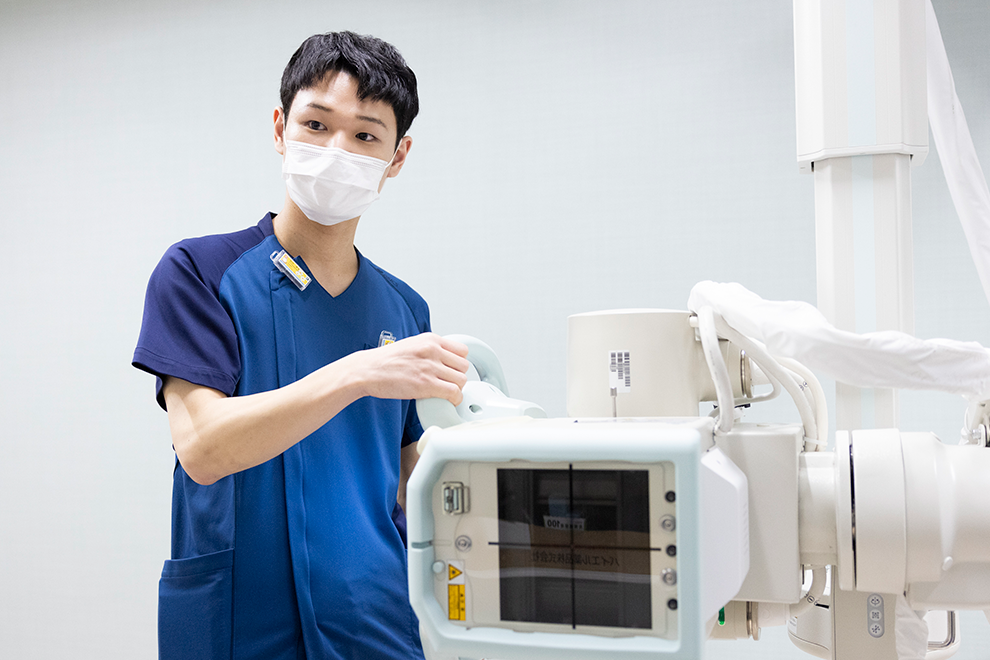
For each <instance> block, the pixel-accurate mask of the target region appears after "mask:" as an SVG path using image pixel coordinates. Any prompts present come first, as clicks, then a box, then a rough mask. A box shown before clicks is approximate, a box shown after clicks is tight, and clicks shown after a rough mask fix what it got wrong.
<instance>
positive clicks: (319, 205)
mask: <svg viewBox="0 0 990 660" xmlns="http://www.w3.org/2000/svg"><path fill="white" fill-rule="evenodd" d="M392 158H395V155H394V154H393V155H392ZM390 164H391V161H384V160H381V159H380V158H372V157H371V156H361V155H359V154H352V153H351V152H349V151H345V150H343V149H339V148H337V147H318V146H316V145H313V144H309V143H307V142H296V141H294V140H286V141H285V158H283V159H282V178H283V179H285V187H286V188H287V189H288V191H289V198H290V199H292V201H293V202H295V204H296V206H298V207H299V210H300V211H302V212H303V213H305V214H306V217H307V218H309V219H310V220H313V221H314V222H318V223H320V224H321V225H327V226H330V225H335V224H337V223H338V222H343V221H345V220H350V219H351V218H356V217H358V216H360V215H362V214H363V213H364V212H365V211H366V210H367V208H368V207H369V206H371V203H372V202H374V201H375V200H376V199H378V186H379V185H380V184H381V181H382V175H383V174H385V168H387V167H388V166H389V165H390Z"/></svg>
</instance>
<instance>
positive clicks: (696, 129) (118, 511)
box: [0, 0, 990, 659]
mask: <svg viewBox="0 0 990 660" xmlns="http://www.w3.org/2000/svg"><path fill="white" fill-rule="evenodd" d="M936 9H937V11H938V12H939V17H940V20H941V22H942V30H943V34H944V36H945V41H946V45H947V48H948V52H949V58H950V62H951V64H952V66H953V70H954V73H955V77H956V83H957V86H958V90H959V95H960V98H961V100H962V103H963V105H964V107H965V108H966V109H967V110H968V117H969V120H970V125H971V128H972V130H973V134H974V138H975V140H976V142H977V146H978V149H979V152H980V154H981V156H982V158H983V161H984V164H985V165H986V164H988V163H990V117H988V114H987V108H988V107H990V85H988V72H990V66H988V60H987V46H986V32H987V30H988V27H990V4H988V3H982V2H966V1H964V0H952V1H949V0H937V2H936ZM331 29H351V30H354V31H357V32H362V33H373V34H375V35H377V36H380V37H382V38H385V39H386V40H389V41H391V42H393V43H394V44H395V45H397V46H398V47H399V49H400V50H401V51H402V52H403V54H404V55H405V56H406V58H407V59H408V60H409V62H410V63H411V65H412V66H413V68H414V69H415V70H416V71H417V74H418V76H419V80H420V85H421V99H422V115H421V117H420V118H419V119H418V120H417V121H416V123H415V124H414V126H413V129H412V132H411V134H412V135H413V137H414V148H413V151H412V155H411V159H410V161H409V163H408V165H407V167H406V169H405V170H403V172H402V175H401V176H400V177H399V178H397V179H395V180H392V181H390V182H389V183H388V185H387V186H386V188H385V191H384V194H383V197H382V200H381V201H380V202H379V203H378V204H376V206H375V207H373V208H372V210H371V211H369V212H368V214H367V215H366V217H365V218H364V220H363V221H362V227H361V229H360V230H359V234H358V245H359V247H360V248H361V249H362V251H363V252H364V253H365V254H367V255H368V256H370V257H371V258H372V259H373V260H375V261H376V262H377V263H379V264H380V265H382V266H383V267H385V268H387V269H389V270H390V271H392V272H394V273H396V274H398V275H399V276H400V277H402V278H403V279H405V280H406V281H408V282H409V283H410V284H411V285H412V286H414V287H415V288H417V289H418V290H419V291H420V292H421V293H422V294H423V295H424V296H425V297H426V298H427V299H428V300H429V301H430V303H431V307H432V310H433V320H434V327H435V329H436V330H437V331H439V332H441V333H450V332H460V333H469V334H475V335H477V336H479V337H481V338H483V339H484V340H486V341H487V342H488V343H489V344H491V345H492V346H493V347H494V348H495V350H496V351H497V352H498V353H499V354H500V356H501V357H502V360H503V365H504V367H505V370H506V374H507V376H508V378H509V381H510V384H511V386H512V388H513V394H514V395H515V396H517V397H520V398H525V399H530V400H534V401H538V402H541V403H542V404H544V406H545V407H546V408H547V410H548V411H549V412H550V413H551V414H552V415H563V414H564V413H565V410H564V371H565V365H564V345H565V331H566V317H567V315H568V314H572V313H576V312H584V311H592V310H596V309H605V308H616V307H668V308H683V307H684V306H685V303H686V300H687V295H688V292H689V290H690V287H691V286H692V285H693V284H694V283H695V282H697V281H699V280H702V279H714V280H722V281H739V282H742V283H743V284H744V285H745V286H747V287H749V288H750V289H752V290H754V291H756V292H757V293H759V294H761V295H763V296H764V297H766V298H771V299H801V300H807V301H810V302H814V297H815V284H814V281H815V269H814V231H813V190H812V180H811V178H809V177H805V176H801V175H799V174H798V173H797V167H796V165H795V162H794V151H795V145H794V141H795V138H794V100H793V87H794V85H793V52H792V42H791V39H792V34H791V5H790V2H788V1H786V0H758V1H757V0H750V1H748V2H735V1H732V0H722V1H720V2H709V3H693V2H669V1H660V0H652V1H641V2H636V1H631V0H625V1H622V2H608V3H605V2H590V1H575V0H568V1H564V0H560V1H556V2H550V1H548V2H523V1H521V0H500V1H499V2H489V1H486V0H461V1H455V0H446V1H440V0H438V1H434V2H401V1H398V0H381V1H379V2H376V3H363V2H362V3H358V2H346V3H345V2H328V1H325V2H315V1H313V2H302V1H296V2H282V3H272V2H260V1H258V0H237V1H233V0H231V1H228V2H201V1H200V0H181V1H173V2H166V3H162V2H124V1H123V0H105V1H103V2H100V3H96V2H68V1H61V2H36V1H27V0H0V101H2V103H0V213H2V214H3V220H2V222H3V229H4V239H3V246H4V249H3V257H2V263H3V269H4V272H5V274H6V277H5V281H6V285H5V286H4V287H2V289H0V310H2V311H0V376H2V378H0V419H2V430H0V438H2V448H3V454H2V467H0V475H2V476H0V655H2V656H3V657H12V658H13V657H16V658H64V657H73V658H100V659H105V658H152V657H154V656H155V625H156V623H155V617H156V593H157V578H158V574H159V572H160V570H161V562H162V560H163V559H165V558H166V556H167V554H168V547H169V545H168V540H169V489H170V473H171V469H172V461H173V457H172V453H171V450H170V447H169V436H168V429H167V425H166V419H165V415H164V413H162V412H161V411H160V410H159V409H158V408H157V406H156V405H155V403H154V401H153V379H152V378H151V377H149V376H147V375H145V374H142V373H139V372H137V371H136V370H134V369H133V368H131V367H130V366H129V363H130V358H131V352H132V350H133V347H134V343H135V340H136V337H137V333H138V327H139V323H140V318H141V308H142V302H143V297H144V287H145V284H146V282H147V278H148V275H149V274H150V272H151V270H152V268H153V267H154V265H155V263H156V262H157V260H158V258H159V257H160V256H161V254H162V252H163V251H164V250H165V248H166V247H168V245H169V244H171V243H172V242H174V241H176V240H179V239H181V238H183V237H186V236H192V235H199V234H205V233H214V232H222V231H228V230H234V229H239V228H242V227H244V226H247V225H249V224H253V223H254V222H256V221H257V220H258V219H259V218H260V217H261V216H262V215H263V214H264V213H265V212H266V211H268V210H277V209H278V208H279V207H280V205H281V201H282V195H283V185H282V182H281V179H280V176H279V166H280V160H279V157H278V155H277V154H276V153H275V151H274V150H273V148H272V142H271V140H272V138H271V118H272V110H273V108H274V107H275V105H276V103H277V101H278V96H277V91H278V80H279V76H280V74H281V69H282V67H283V66H284V63H285V61H286V60H287V59H288V57H289V55H290V54H291V53H292V51H293V50H294V49H295V47H296V46H297V45H298V44H299V42H300V41H301V40H302V39H303V38H305V37H306V36H309V35H310V34H312V33H314V32H319V31H326V30H331ZM987 166H990V165H987ZM914 202H915V203H914V210H915V214H914V222H915V240H916V246H915V265H916V291H917V298H916V309H917V333H918V335H919V336H923V337H933V336H944V337H952V338H956V339H967V340H976V341H980V342H981V343H983V344H985V345H990V325H988V320H990V306H988V304H987V301H986V299H985V297H984V295H983V293H982V291H981V290H980V287H979V283H978V280H977V276H976V271H975V269H974V267H973V265H972V263H971V261H970V257H969V254H968V252H967V249H966V246H965V242H964V238H963V236H962V232H961V230H960V228H959V226H958V222H957V221H956V218H955V216H954V212H953V210H952V207H951V204H950V201H949V198H948V193H947V191H946V188H945V184H944V182H943V179H942V175H941V170H940V167H939V162H938V156H937V154H935V153H932V154H931V155H930V156H929V158H928V161H927V163H926V164H925V165H924V166H923V167H922V168H919V169H917V170H915V171H914ZM905 402H906V405H905V409H904V413H903V416H902V420H903V421H902V428H904V429H906V430H933V431H935V432H937V433H938V434H939V435H941V436H942V437H943V438H948V439H950V440H951V441H954V439H955V433H956V429H957V428H958V426H959V422H960V419H961V414H962V402H961V400H958V399H956V398H954V397H949V396H944V397H943V396H938V395H931V394H910V395H907V396H906V397H905ZM772 415H774V416H775V419H776V420H778V421H791V419H796V415H794V413H793V412H792V411H791V410H790V409H789V408H788V407H787V406H786V405H783V406H782V407H778V408H776V409H773V413H772ZM966 621H967V623H970V622H972V623H973V625H972V626H970V628H969V629H968V630H967V637H968V639H967V648H966V649H965V650H964V653H963V654H960V656H958V657H965V658H975V657H977V655H976V653H977V652H978V651H979V650H980V646H986V645H988V644H990V641H988V640H990V634H988V632H990V631H988V627H987V625H986V623H985V622H982V623H981V622H979V620H977V619H976V618H973V617H969V618H967V619H966ZM767 636H768V637H769V638H770V639H769V640H768V641H764V642H762V643H760V644H752V643H733V644H728V645H726V644H717V645H711V655H712V656H713V657H764V658H766V657H781V658H784V657H787V658H790V657H801V654H800V653H799V652H798V651H797V650H796V649H794V648H792V647H790V645H789V644H788V643H787V642H786V641H785V639H784V635H783V634H782V631H781V630H779V629H778V630H775V631H768V632H767Z"/></svg>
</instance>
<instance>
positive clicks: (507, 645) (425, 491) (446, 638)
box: [407, 418, 749, 660]
mask: <svg viewBox="0 0 990 660" xmlns="http://www.w3.org/2000/svg"><path fill="white" fill-rule="evenodd" d="M711 435H712V420H711V419H707V418H695V419H692V420H686V421H684V422H682V423H673V422H670V423H664V422H656V421H652V422H651V421H643V420H636V421H628V422H613V421H611V420H588V421H583V422H578V421H575V420H567V419H549V420H514V421H494V422H482V423H472V424H463V425H461V426H457V427H452V428H449V429H437V428H434V429H430V430H429V431H428V432H427V433H426V434H425V435H424V437H423V439H421V440H420V445H424V444H425V447H424V448H423V451H422V456H421V458H420V460H419V463H418V464H417V466H416V469H415V470H414V472H413V474H412V477H411V478H410V480H409V484H408V488H407V503H408V510H407V516H408V539H409V553H408V556H409V593H410V601H411V603H412V606H413V609H414V610H415V612H416V614H417V616H418V617H419V620H420V624H421V632H422V634H423V637H424V641H425V642H426V643H427V644H429V645H430V646H431V647H432V648H433V649H435V650H436V651H437V652H439V653H441V654H448V655H460V656H464V657H497V658H503V659H505V660H512V659H513V658H520V659H521V658H534V657H540V658H544V659H553V658H559V659H561V660H564V659H567V660H581V659H585V660H597V659H598V658H603V657H608V658H613V659H616V660H618V659H632V658H636V659H642V660H645V659H646V658H656V657H676V658H695V657H700V655H701V650H702V645H703V643H704V638H705V630H704V628H705V622H706V621H707V620H708V619H710V618H711V617H712V616H714V615H715V614H716V613H717V612H718V609H719V608H720V607H721V606H722V605H724V604H725V603H726V602H727V601H728V600H729V598H731V595H732V594H734V593H736V591H738V589H739V586H740V584H741V583H742V580H743V578H744V577H745V573H746V570H747V569H748V566H749V561H748V560H749V555H748V536H747V534H748V519H747V517H746V507H747V504H746V488H747V482H746V477H745V475H744V474H743V473H742V472H741V471H740V470H739V469H738V468H737V467H736V466H735V465H733V464H732V462H731V461H730V460H729V459H728V458H727V457H726V456H725V455H724V454H722V452H721V451H719V450H718V449H716V448H712V449H711V450H709V451H708V452H703V448H704V447H710V446H711ZM511 461H525V462H526V463H543V464H547V466H548V467H549V466H553V465H555V464H556V465H559V464H560V463H561V462H565V463H572V464H574V465H575V467H577V465H578V464H580V465H581V467H582V468H593V467H594V466H595V465H596V464H600V465H603V466H605V465H607V466H611V467H613V468H614V466H615V465H616V464H617V463H623V462H624V463H627V464H629V465H630V466H631V467H630V469H636V468H635V467H633V466H635V465H637V464H640V465H643V464H646V465H650V464H653V465H656V464H660V463H663V464H664V465H666V466H670V467H664V470H665V471H666V470H669V469H670V468H672V469H673V474H674V475H675V476H674V483H676V509H675V512H676V535H677V545H676V548H677V552H676V564H677V577H676V590H677V605H676V619H675V621H676V623H675V625H674V626H673V628H671V629H668V630H662V631H659V633H658V635H657V636H651V635H648V634H633V633H629V632H625V633H624V636H614V635H613V636H604V635H602V636H598V635H591V634H586V633H582V632H575V631H573V630H570V627H569V626H566V628H567V630H562V628H565V627H564V626H560V625H552V624H548V625H543V624H531V623H527V624H525V626H524V627H525V630H526V632H523V631H521V630H515V629H513V626H514V624H512V623H511V622H508V623H504V624H500V625H499V626H495V625H486V626H475V627H469V626H467V625H465V624H460V623H459V622H456V621H451V620H450V619H449V614H450V612H449V611H448V610H449V607H450V605H449V604H448V603H446V602H440V600H438V598H437V596H436V581H437V579H443V576H444V575H445V573H444V572H443V571H442V570H441V572H440V573H436V572H435V570H436V568H435V567H436V565H437V561H438V556H440V555H443V556H444V557H447V556H448V555H450V552H451V550H450V549H451V547H453V548H454V549H456V550H457V552H462V551H461V549H460V548H459V547H458V544H457V538H459V536H460V535H462V534H464V535H469V536H472V537H473V538H475V539H482V538H484V537H483V535H482V534H483V528H484V527H485V525H488V526H489V529H490V523H488V522H486V519H485V518H484V516H482V517H481V518H479V519H476V520H473V521H472V517H471V516H470V515H462V516H458V520H457V522H456V526H455V527H454V528H453V531H452V530H451V529H450V524H449V522H450V517H449V514H447V513H445V512H444V507H443V501H442V498H440V497H437V492H438V491H437V489H436V486H437V484H438V483H439V482H440V480H441V479H442V475H444V474H447V475H450V474H454V473H458V474H461V475H464V480H465V484H467V480H468V479H470V478H471V465H478V464H486V463H500V464H506V463H509V462H511ZM665 473H666V472H665ZM495 495H496V493H493V492H486V490H485V489H482V490H481V491H480V492H479V490H477V489H475V490H472V491H471V493H470V502H471V504H470V507H471V510H472V511H481V510H483V509H484V508H485V507H484V505H482V504H481V501H480V500H479V498H492V497H494V496H495ZM664 501H666V499H665V500H664ZM652 515H653V512H652V511H651V516H652ZM462 529H463V530H468V529H471V530H475V531H473V532H470V533H468V534H465V532H464V531H462ZM490 535H491V532H488V536H490ZM451 537H453V538H451ZM477 543H481V541H480V540H479V541H477ZM466 552H467V553H470V552H473V551H472V550H471V549H470V545H468V547H467V550H466ZM453 557H454V560H457V557H460V559H463V560H464V561H465V563H464V565H463V566H464V573H465V574H468V573H470V569H469V567H468V563H467V562H469V561H473V555H472V556H470V557H469V556H467V555H464V554H463V552H462V555H457V554H456V553H455V554H454V555H453ZM447 561H448V563H449V561H451V560H447ZM664 561H666V560H664ZM441 568H442V567H441ZM494 570H495V571H496V572H497V571H498V570H499V569H498V565H495V567H494ZM475 571H476V574H478V575H480V576H482V579H484V578H485V577H486V576H487V574H488V572H489V571H488V570H487V569H485V568H484V567H482V568H481V569H480V570H479V569H478V568H477V567H476V568H475ZM438 575H439V576H441V577H440V578H438ZM468 578H469V579H470V576H468ZM657 579H659V576H658V577H657ZM466 586H467V588H466V589H465V595H464V598H465V600H466V602H465V607H466V609H467V610H468V611H470V610H471V609H472V608H473V607H475V604H474V603H473V601H472V599H474V598H486V599H489V600H491V599H492V598H495V599H496V600H495V602H498V601H497V599H498V594H497V593H492V590H496V591H497V589H498V580H494V581H492V580H486V584H485V586H484V588H483V589H482V592H481V593H479V591H478V590H476V589H475V590H472V588H471V585H470V584H468V585H466ZM484 607H485V608H487V607H488V605H485V606H484ZM466 618H467V619H470V618H471V615H468V616H467V617H466ZM541 626H542V629H541ZM515 627H518V626H515Z"/></svg>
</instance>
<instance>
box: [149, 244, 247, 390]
mask: <svg viewBox="0 0 990 660" xmlns="http://www.w3.org/2000/svg"><path fill="white" fill-rule="evenodd" d="M197 241H199V243H197ZM214 252H215V250H210V249H209V245H204V244H203V239H192V240H190V241H183V242H182V243H178V244H176V245H173V246H172V247H171V248H169V250H168V251H167V252H166V253H165V256H164V257H162V260H161V261H160V262H159V264H158V266H157V267H156V268H155V270H154V272H153V273H152V275H151V279H150V281H149V282H148V292H147V295H146V297H145V303H144V317H143V319H142V321H141V334H140V336H139V338H138V344H137V348H136V349H135V351H134V359H133V362H132V364H133V365H134V366H135V367H137V368H138V369H142V370H144V371H147V372H148V373H151V374H154V375H155V376H157V377H158V382H157V399H158V403H159V405H160V406H161V407H162V408H163V409H164V408H165V400H164V397H163V395H162V377H164V376H175V377H177V378H182V379H183V380H187V381H189V382H191V383H195V384H197V385H203V386H206V387H210V388H213V389H216V390H219V391H221V392H223V393H224V394H226V395H228V396H230V395H232V394H233V392H234V388H235V386H236V385H237V381H238V378H239V376H240V368H241V365H240V355H239V351H238V344H237V335H236V332H235V330H234V324H233V321H232V320H231V318H230V315H229V314H228V313H227V311H226V310H225V309H224V307H223V305H222V304H221V302H220V299H219V293H218V292H219V283H220V279H221V278H222V276H223V271H224V270H225V269H226V267H227V265H229V263H230V261H231V259H230V258H229V257H228V258H224V256H225V255H222V254H220V255H217V254H214ZM217 257H219V258H217Z"/></svg>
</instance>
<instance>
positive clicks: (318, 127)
mask: <svg viewBox="0 0 990 660" xmlns="http://www.w3.org/2000/svg"><path fill="white" fill-rule="evenodd" d="M306 128H308V129H309V130H311V131H322V130H323V129H324V128H325V127H324V126H323V124H321V123H320V122H318V121H314V120H310V121H308V122H306Z"/></svg>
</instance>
